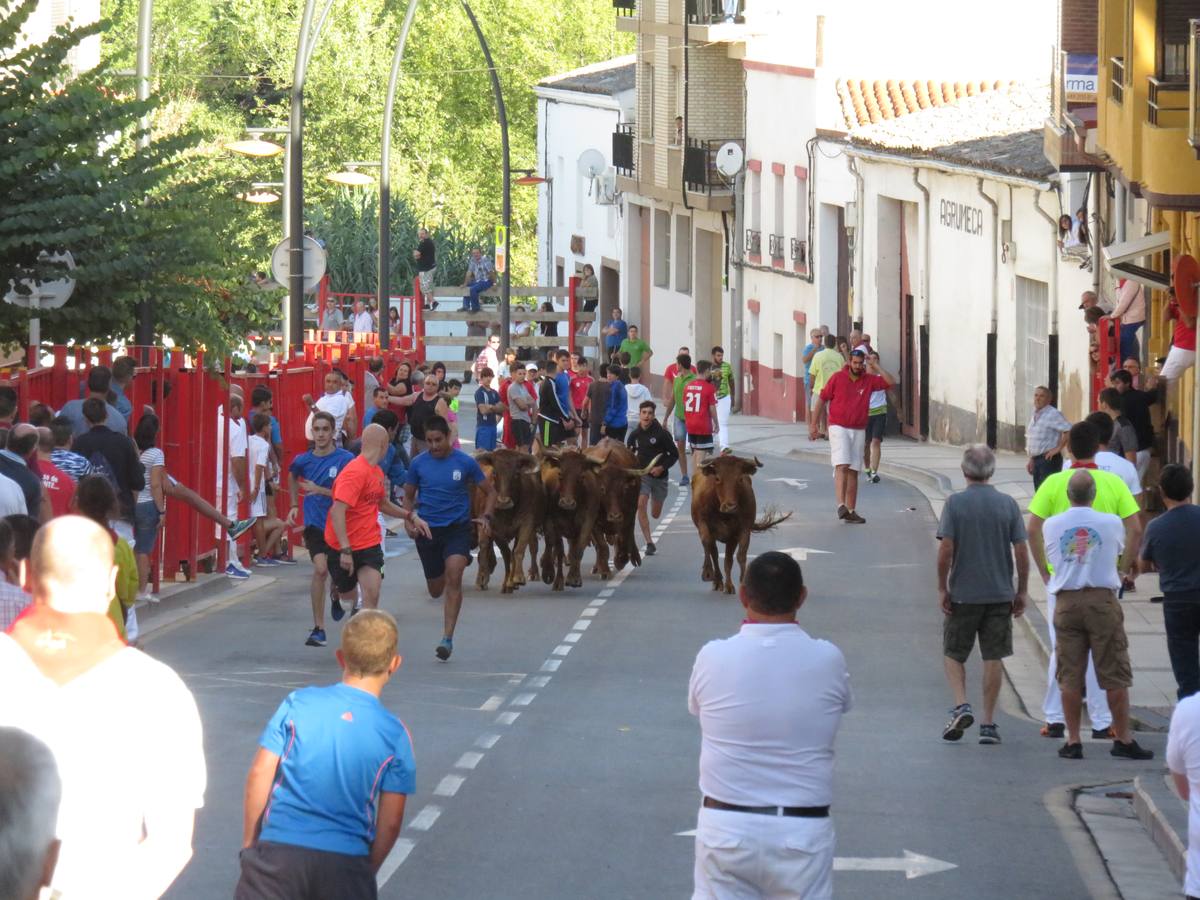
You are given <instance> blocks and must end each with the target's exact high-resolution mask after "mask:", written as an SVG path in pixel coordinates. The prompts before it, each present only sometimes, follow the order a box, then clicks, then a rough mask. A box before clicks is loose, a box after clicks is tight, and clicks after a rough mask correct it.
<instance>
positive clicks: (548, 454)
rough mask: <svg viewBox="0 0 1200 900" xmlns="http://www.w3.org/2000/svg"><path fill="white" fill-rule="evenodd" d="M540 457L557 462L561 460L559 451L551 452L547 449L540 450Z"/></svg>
mask: <svg viewBox="0 0 1200 900" xmlns="http://www.w3.org/2000/svg"><path fill="white" fill-rule="evenodd" d="M542 456H543V457H545V458H546V459H553V460H559V459H561V458H562V451H561V450H551V449H550V448H549V447H543V448H542Z"/></svg>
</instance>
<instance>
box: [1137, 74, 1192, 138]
mask: <svg viewBox="0 0 1200 900" xmlns="http://www.w3.org/2000/svg"><path fill="white" fill-rule="evenodd" d="M1146 81H1147V82H1148V84H1149V85H1150V90H1149V94H1148V96H1147V100H1146V121H1147V122H1149V123H1150V124H1151V125H1157V126H1159V127H1160V128H1183V127H1184V126H1185V125H1186V124H1187V116H1188V107H1189V103H1188V83H1187V82H1186V81H1161V80H1159V79H1158V78H1155V77H1153V76H1151V77H1149V78H1147V79H1146Z"/></svg>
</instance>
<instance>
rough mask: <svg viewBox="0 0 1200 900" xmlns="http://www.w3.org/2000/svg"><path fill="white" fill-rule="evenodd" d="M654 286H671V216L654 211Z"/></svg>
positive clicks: (663, 211)
mask: <svg viewBox="0 0 1200 900" xmlns="http://www.w3.org/2000/svg"><path fill="white" fill-rule="evenodd" d="M653 249H654V286H655V287H660V288H669V287H670V286H671V214H670V213H669V212H667V211H666V210H665V209H656V210H655V211H654V248H653Z"/></svg>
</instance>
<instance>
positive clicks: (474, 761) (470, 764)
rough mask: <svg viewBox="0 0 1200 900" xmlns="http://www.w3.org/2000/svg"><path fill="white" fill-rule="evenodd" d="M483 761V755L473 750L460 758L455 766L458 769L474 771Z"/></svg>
mask: <svg viewBox="0 0 1200 900" xmlns="http://www.w3.org/2000/svg"><path fill="white" fill-rule="evenodd" d="M481 759H483V754H482V753H476V752H474V751H473V750H468V751H467V752H466V753H464V754H463V755H462V756H460V757H459V758H458V762H456V763H455V764H454V768H456V769H474V768H475V767H476V766H477V765H479V761H480V760H481Z"/></svg>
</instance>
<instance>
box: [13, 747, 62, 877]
mask: <svg viewBox="0 0 1200 900" xmlns="http://www.w3.org/2000/svg"><path fill="white" fill-rule="evenodd" d="M61 800H62V781H61V780H60V779H59V777H58V767H57V766H56V765H55V764H54V755H53V754H52V753H51V752H50V748H49V747H47V746H46V745H45V744H43V743H42V742H41V741H39V740H38V739H37V738H35V737H34V736H33V735H31V734H28V733H27V732H24V731H22V730H21V729H19V728H0V896H3V897H8V898H11V900H34V898H36V897H40V896H42V888H43V887H46V888H48V887H49V886H50V882H51V880H52V879H53V877H54V867H55V865H56V864H57V863H58V850H59V846H60V845H59V841H58V839H57V838H56V837H55V836H54V826H55V823H56V820H57V819H58V805H59V802H60V801H61Z"/></svg>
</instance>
